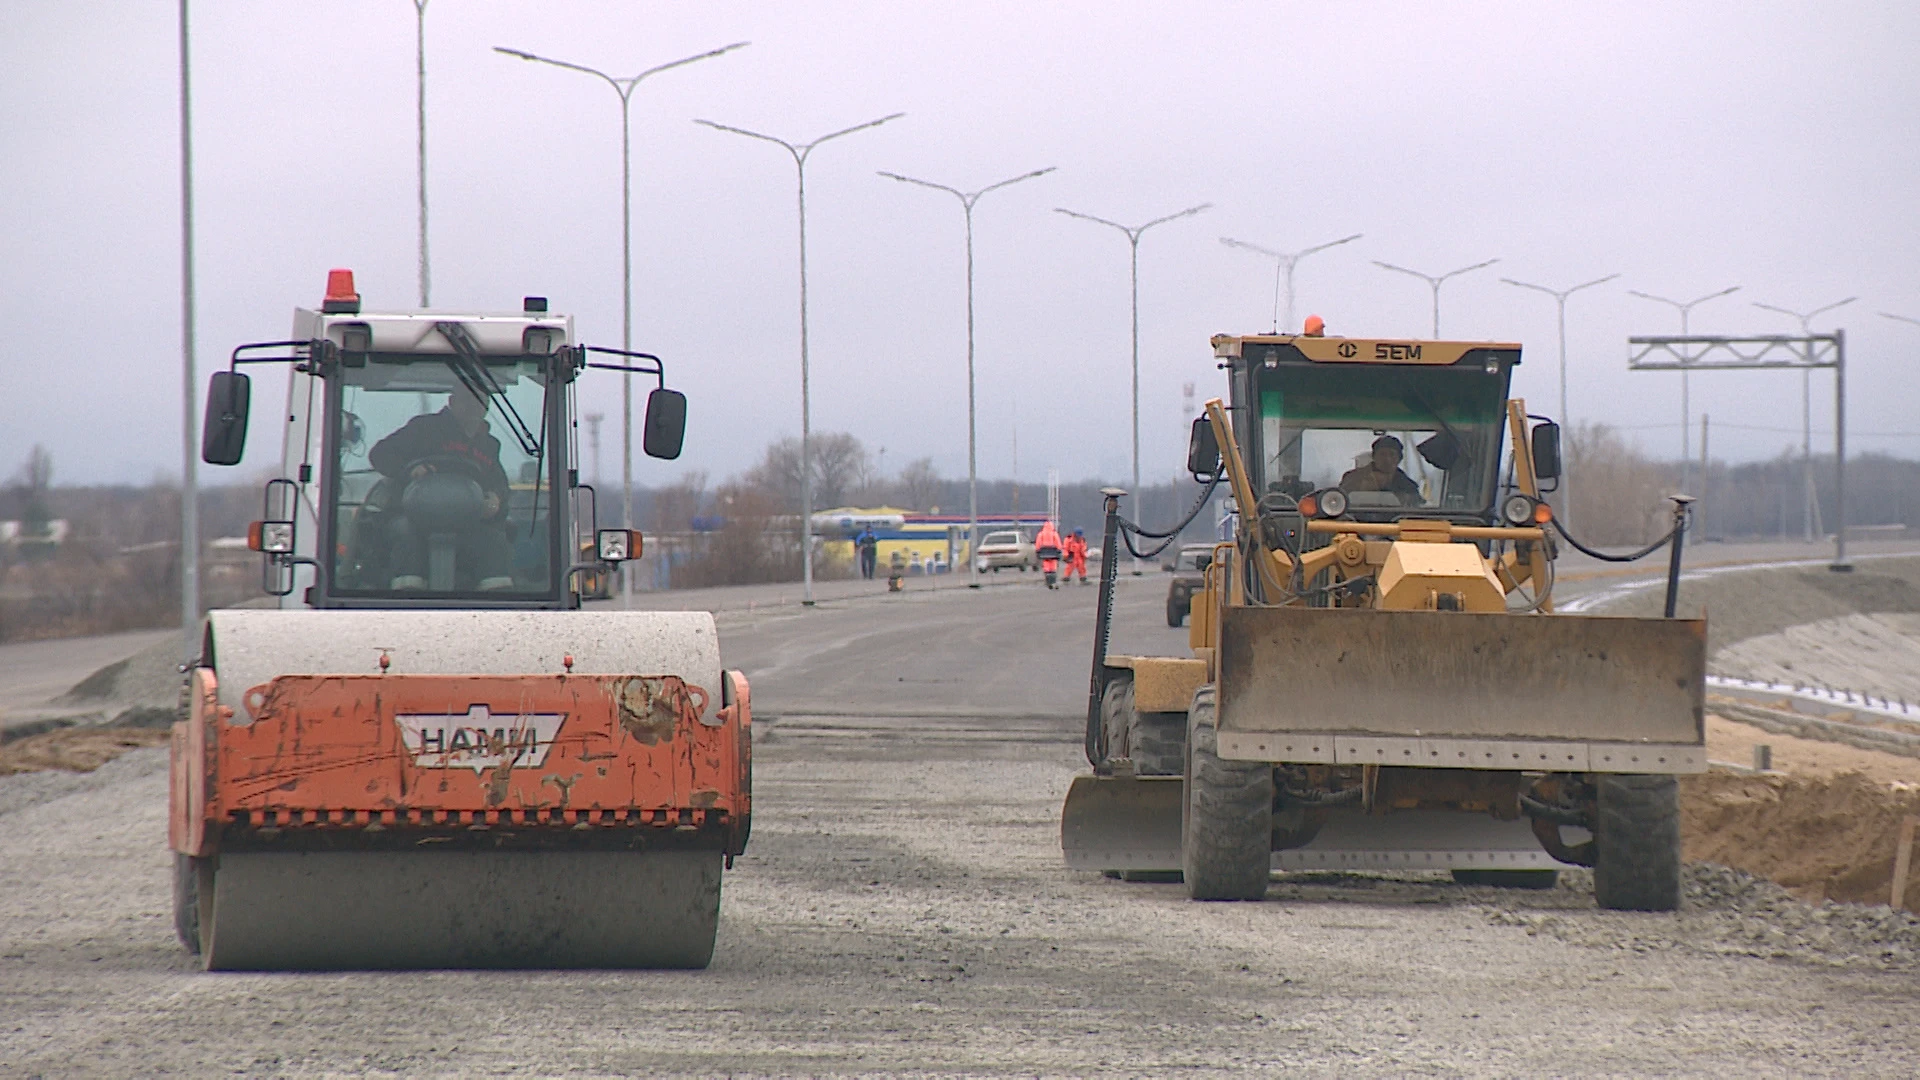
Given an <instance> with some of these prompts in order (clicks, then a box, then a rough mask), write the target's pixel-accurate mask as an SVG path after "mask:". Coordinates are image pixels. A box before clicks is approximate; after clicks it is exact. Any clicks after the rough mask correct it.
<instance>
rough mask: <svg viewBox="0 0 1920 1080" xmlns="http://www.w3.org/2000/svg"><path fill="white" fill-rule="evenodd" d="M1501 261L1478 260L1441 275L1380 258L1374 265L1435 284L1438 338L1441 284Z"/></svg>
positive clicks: (1434, 309)
mask: <svg viewBox="0 0 1920 1080" xmlns="http://www.w3.org/2000/svg"><path fill="white" fill-rule="evenodd" d="M1499 261H1500V260H1499V259H1488V260H1487V261H1486V262H1477V263H1474V264H1473V265H1472V266H1463V267H1461V268H1460V269H1458V270H1449V271H1447V272H1446V273H1444V274H1441V275H1440V276H1439V277H1435V276H1433V275H1432V274H1423V273H1421V272H1420V271H1418V270H1409V269H1407V268H1406V267H1404V266H1395V265H1393V264H1392V263H1383V262H1381V261H1380V260H1379V259H1375V260H1373V265H1375V266H1377V267H1379V268H1380V269H1382V270H1391V271H1393V272H1394V273H1396V274H1407V275H1410V276H1412V277H1417V278H1419V279H1420V280H1421V281H1424V282H1426V283H1427V284H1428V285H1431V286H1433V336H1434V338H1435V339H1436V340H1438V339H1439V337H1440V286H1441V285H1443V284H1445V283H1446V281H1447V279H1448V278H1455V277H1459V276H1460V275H1461V274H1465V273H1470V272H1472V271H1474V270H1484V269H1486V268H1487V267H1489V266H1492V265H1493V264H1494V263H1497V262H1499Z"/></svg>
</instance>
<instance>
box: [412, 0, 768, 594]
mask: <svg viewBox="0 0 1920 1080" xmlns="http://www.w3.org/2000/svg"><path fill="white" fill-rule="evenodd" d="M422 9H423V11H424V5H422ZM747 44H748V43H747V42H744V41H737V42H734V43H733V44H732V45H724V46H722V47H720V48H718V49H709V50H708V51H706V52H703V53H698V54H696V55H693V56H688V57H683V58H681V59H679V60H675V61H673V62H672V63H669V64H661V65H659V66H657V67H650V68H648V69H647V70H645V71H642V72H641V73H640V74H638V75H634V76H631V77H629V78H624V79H623V78H617V77H615V76H612V75H609V74H607V73H606V72H604V71H599V70H596V69H594V68H590V67H587V66H585V65H583V64H573V63H569V62H567V61H565V60H555V59H552V58H550V57H545V56H536V55H534V54H533V53H530V52H523V51H521V50H519V49H508V48H504V47H501V46H495V47H494V50H493V51H494V52H497V53H501V54H503V55H506V56H514V57H518V58H520V59H522V60H532V61H535V62H536V63H541V64H551V65H552V66H554V67H557V68H566V69H567V70H568V71H578V72H580V73H582V74H584V75H592V76H593V77H594V78H597V79H601V80H604V81H605V82H606V84H607V85H608V86H611V87H613V92H614V93H616V94H618V95H620V347H621V348H622V349H626V350H628V351H631V350H632V349H633V128H632V124H631V123H630V122H629V121H630V118H631V116H632V102H633V91H634V88H635V87H637V86H639V85H640V84H641V83H642V82H644V81H646V80H647V79H648V78H650V77H652V76H654V75H658V74H660V73H661V72H663V71H672V70H673V69H674V68H677V67H685V66H686V65H688V64H691V63H694V62H695V61H699V60H710V59H712V58H713V57H716V56H722V55H725V54H726V53H730V52H732V51H733V50H735V49H743V48H746V46H747ZM423 130H424V129H423ZM424 138H425V136H424V135H423V136H422V140H423V141H422V146H424V145H425V142H424ZM421 175H422V176H423V177H424V176H425V175H426V173H425V166H424V164H423V165H422V172H421ZM424 183H425V181H424V180H423V181H422V184H423V186H422V188H421V191H422V195H421V200H422V201H421V219H420V220H421V222H422V225H421V234H420V235H421V240H420V250H421V266H422V270H421V278H420V280H421V289H420V296H421V299H420V303H421V305H422V306H425V304H426V284H425V282H426V270H425V265H426V262H425V260H426V226H425V221H426V209H425V207H426V202H425V199H426V196H425V187H424ZM620 413H621V416H620V489H621V493H622V498H621V508H622V509H621V516H622V521H623V523H624V524H625V525H626V527H627V528H629V529H631V528H633V374H632V373H631V372H625V373H622V375H621V376H620ZM620 581H621V597H622V602H623V603H624V604H625V606H627V607H632V606H633V575H632V574H629V573H626V572H624V571H623V572H622V573H621V574H620Z"/></svg>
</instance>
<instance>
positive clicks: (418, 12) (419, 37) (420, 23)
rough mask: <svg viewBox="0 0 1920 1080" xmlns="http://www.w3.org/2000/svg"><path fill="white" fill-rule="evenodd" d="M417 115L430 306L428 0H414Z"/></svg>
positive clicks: (423, 293) (423, 260)
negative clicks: (428, 232)
mask: <svg viewBox="0 0 1920 1080" xmlns="http://www.w3.org/2000/svg"><path fill="white" fill-rule="evenodd" d="M413 14H414V21H413V66H414V75H415V80H414V93H413V102H414V114H415V117H416V119H417V120H418V122H419V129H420V156H419V159H418V162H417V166H416V168H415V169H414V172H415V174H416V175H417V176H418V177H419V178H420V306H421V307H422V308H425V307H426V306H427V296H428V293H429V289H428V286H429V284H430V282H431V281H432V278H431V277H430V276H429V274H428V272H427V0H413Z"/></svg>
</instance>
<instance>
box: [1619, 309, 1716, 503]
mask: <svg viewBox="0 0 1920 1080" xmlns="http://www.w3.org/2000/svg"><path fill="white" fill-rule="evenodd" d="M1739 291H1740V286H1738V285H1729V286H1728V287H1726V288H1724V289H1721V290H1720V291H1719V292H1711V293H1708V294H1707V295H1705V296H1699V297H1695V298H1694V299H1692V300H1688V301H1685V302H1684V303H1683V302H1681V301H1679V300H1669V299H1667V298H1666V297H1664V296H1655V295H1653V294H1652V293H1643V292H1641V291H1640V290H1638V289H1628V290H1627V295H1629V296H1637V297H1639V298H1640V299H1642V300H1651V301H1653V302H1654V303H1656V304H1665V305H1667V306H1668V307H1671V308H1673V309H1675V310H1677V311H1679V312H1680V336H1681V337H1686V336H1687V318H1688V317H1689V316H1690V315H1692V314H1693V309H1694V308H1695V307H1697V306H1699V305H1701V304H1704V303H1706V302H1707V301H1709V300H1718V299H1720V298H1721V297H1723V296H1727V295H1730V294H1732V293H1737V292H1739ZM1692 425H1693V406H1692V403H1691V402H1690V401H1689V400H1688V398H1687V369H1686V368H1684V367H1682V368H1681V369H1680V490H1681V491H1685V490H1686V489H1687V488H1688V487H1689V486H1691V485H1692V483H1693V433H1692Z"/></svg>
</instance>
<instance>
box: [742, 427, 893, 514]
mask: <svg viewBox="0 0 1920 1080" xmlns="http://www.w3.org/2000/svg"><path fill="white" fill-rule="evenodd" d="M872 475H873V462H872V459H871V458H870V457H869V456H868V455H867V448H866V447H865V446H862V445H861V443H860V440H859V439H856V438H854V437H853V436H852V435H849V434H847V433H845V432H837V431H827V432H820V433H817V434H815V435H814V436H813V501H814V505H815V506H816V507H833V506H838V505H840V504H841V503H842V502H844V501H845V499H846V497H847V495H848V494H849V493H851V492H854V491H857V490H859V489H860V488H861V487H863V486H865V485H866V484H867V483H868V482H869V480H870V479H871V478H872ZM742 479H743V480H744V481H745V482H746V483H747V484H749V485H752V486H754V487H757V488H760V489H761V490H762V491H765V492H767V493H769V494H771V495H773V496H774V497H776V498H777V499H778V500H779V502H780V505H781V506H782V507H785V508H787V509H788V510H789V511H798V510H799V508H800V440H799V439H796V438H793V437H791V436H789V437H787V438H784V439H780V440H778V441H776V442H774V443H772V444H770V445H768V447H767V453H766V456H765V457H763V458H761V459H760V464H758V465H755V466H754V467H753V468H751V469H749V470H747V473H746V475H745V476H744V477H742Z"/></svg>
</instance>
